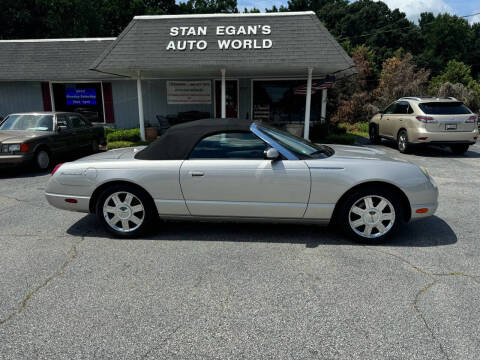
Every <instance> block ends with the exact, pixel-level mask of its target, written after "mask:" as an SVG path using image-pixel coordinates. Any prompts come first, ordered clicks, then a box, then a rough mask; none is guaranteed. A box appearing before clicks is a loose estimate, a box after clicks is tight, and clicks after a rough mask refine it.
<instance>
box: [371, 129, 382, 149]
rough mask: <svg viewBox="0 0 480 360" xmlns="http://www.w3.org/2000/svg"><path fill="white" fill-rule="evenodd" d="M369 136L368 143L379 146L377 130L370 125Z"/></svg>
mask: <svg viewBox="0 0 480 360" xmlns="http://www.w3.org/2000/svg"><path fill="white" fill-rule="evenodd" d="M369 135H370V143H371V144H374V145H378V144H380V141H381V140H380V136H379V135H378V130H377V127H376V126H375V125H373V124H372V125H370V129H369Z"/></svg>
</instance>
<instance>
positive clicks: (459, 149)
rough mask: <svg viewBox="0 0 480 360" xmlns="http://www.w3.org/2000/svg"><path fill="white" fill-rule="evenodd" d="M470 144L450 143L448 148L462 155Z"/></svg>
mask: <svg viewBox="0 0 480 360" xmlns="http://www.w3.org/2000/svg"><path fill="white" fill-rule="evenodd" d="M469 146H470V145H468V144H455V145H450V149H452V152H453V153H454V154H457V155H462V154H464V153H466V152H467V151H468V147H469Z"/></svg>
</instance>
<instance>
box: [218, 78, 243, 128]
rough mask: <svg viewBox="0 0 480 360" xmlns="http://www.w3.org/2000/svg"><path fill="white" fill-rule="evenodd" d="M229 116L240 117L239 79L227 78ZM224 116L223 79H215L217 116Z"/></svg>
mask: <svg viewBox="0 0 480 360" xmlns="http://www.w3.org/2000/svg"><path fill="white" fill-rule="evenodd" d="M225 83H226V84H225V85H226V103H227V104H226V105H227V118H235V119H236V118H238V80H227V81H226V82H225ZM221 116H222V81H221V80H215V117H217V118H219V117H221Z"/></svg>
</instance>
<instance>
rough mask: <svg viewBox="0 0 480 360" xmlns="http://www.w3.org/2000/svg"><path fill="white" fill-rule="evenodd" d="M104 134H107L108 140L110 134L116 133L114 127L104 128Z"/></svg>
mask: <svg viewBox="0 0 480 360" xmlns="http://www.w3.org/2000/svg"><path fill="white" fill-rule="evenodd" d="M103 130H104V133H105V138H107V136H108V134H111V133H112V132H114V131H116V129H115V128H114V127H111V126H104V127H103Z"/></svg>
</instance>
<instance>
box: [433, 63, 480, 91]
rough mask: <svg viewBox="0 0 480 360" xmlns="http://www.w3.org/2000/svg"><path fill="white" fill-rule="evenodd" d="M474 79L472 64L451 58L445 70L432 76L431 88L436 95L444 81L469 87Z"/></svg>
mask: <svg viewBox="0 0 480 360" xmlns="http://www.w3.org/2000/svg"><path fill="white" fill-rule="evenodd" d="M472 81H474V80H473V77H472V71H471V67H470V66H468V65H465V64H464V63H463V62H461V61H457V60H450V61H449V62H448V64H447V67H446V68H445V70H444V71H443V72H442V73H441V74H440V75H437V76H435V77H433V78H432V80H431V82H430V87H429V90H430V93H431V94H432V95H436V94H437V93H438V90H439V89H440V86H441V85H442V84H443V83H446V82H449V83H452V84H463V85H464V86H467V87H468V86H469V85H470V83H471V82H472Z"/></svg>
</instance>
